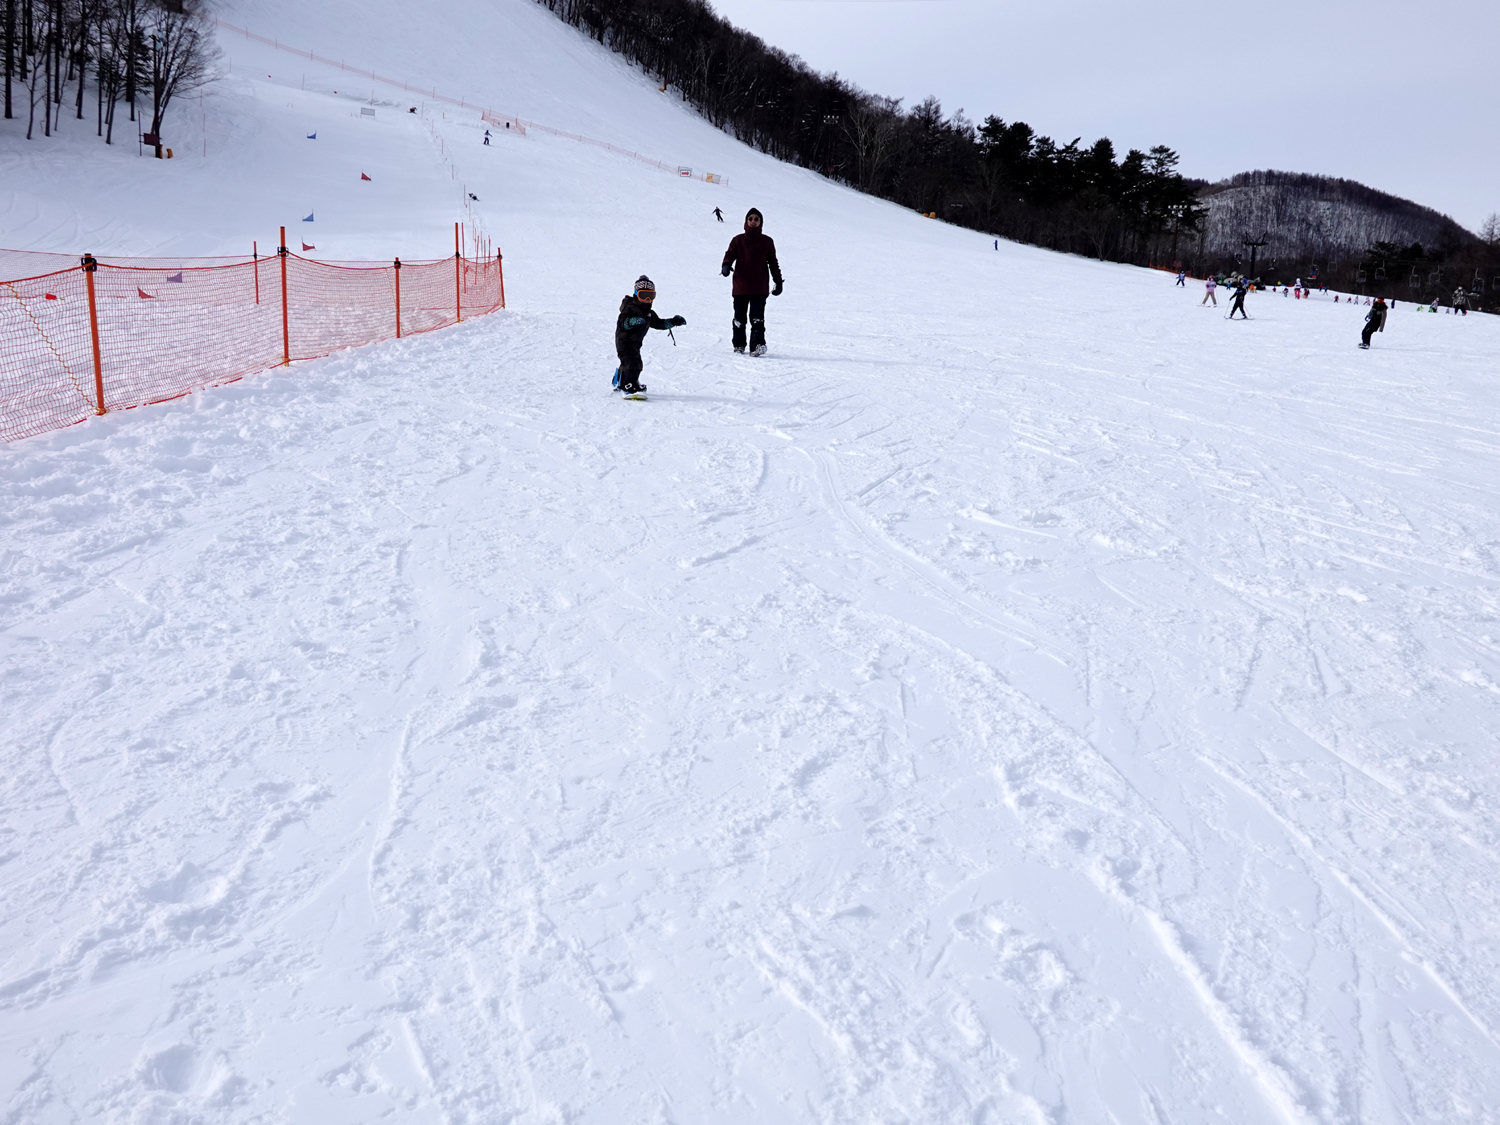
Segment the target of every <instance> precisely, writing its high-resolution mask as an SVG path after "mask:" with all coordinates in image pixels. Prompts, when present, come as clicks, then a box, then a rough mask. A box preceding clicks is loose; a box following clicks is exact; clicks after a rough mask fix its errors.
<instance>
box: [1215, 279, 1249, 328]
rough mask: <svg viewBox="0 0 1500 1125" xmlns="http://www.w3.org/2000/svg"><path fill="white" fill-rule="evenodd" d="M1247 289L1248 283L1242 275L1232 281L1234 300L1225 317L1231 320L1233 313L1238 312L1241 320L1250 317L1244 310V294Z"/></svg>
mask: <svg viewBox="0 0 1500 1125" xmlns="http://www.w3.org/2000/svg"><path fill="white" fill-rule="evenodd" d="M1249 291H1250V286H1249V283H1247V282H1246V281H1245V279H1244V278H1243V277H1242V278H1240V279H1239V280H1238V281H1236V282H1235V283H1234V302H1233V303H1232V304H1231V305H1230V306H1229V316H1228V317H1227V318H1226V319H1228V320H1233V319H1234V314H1235V313H1239V314H1240V319H1241V320H1249V319H1250V314H1249V313H1247V312H1246V311H1245V294H1246V293H1248V292H1249ZM1214 303H1215V304H1217V303H1218V302H1217V301H1216V302H1214Z"/></svg>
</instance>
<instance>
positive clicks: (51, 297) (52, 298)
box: [43, 293, 57, 301]
mask: <svg viewBox="0 0 1500 1125" xmlns="http://www.w3.org/2000/svg"><path fill="white" fill-rule="evenodd" d="M43 296H44V297H46V298H47V300H49V301H55V300H57V294H56V293H44V294H43Z"/></svg>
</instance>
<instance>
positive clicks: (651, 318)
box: [615, 274, 687, 398]
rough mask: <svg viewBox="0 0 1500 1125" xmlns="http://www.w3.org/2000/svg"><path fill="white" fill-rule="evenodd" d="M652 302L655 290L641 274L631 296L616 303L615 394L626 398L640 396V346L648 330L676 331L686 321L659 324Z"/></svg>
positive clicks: (642, 391) (677, 320) (679, 318)
mask: <svg viewBox="0 0 1500 1125" xmlns="http://www.w3.org/2000/svg"><path fill="white" fill-rule="evenodd" d="M654 300H656V286H655V285H654V284H652V282H651V279H650V278H649V277H647V276H646V275H645V274H641V276H640V277H638V278H636V279H635V292H634V293H632V294H631V295H630V296H629V297H626V298H625V299H624V300H623V301H621V302H620V315H619V316H618V317H617V318H616V319H615V354H616V355H618V356H619V357H620V366H619V367H617V368H615V390H617V391H623V392H624V393H625V397H626V398H634V397H636V396H644V395H645V393H646V388H645V387H644V386H643V385H642V384H641V381H640V377H641V363H642V361H641V342H642V341H644V340H645V338H646V330H647V329H648V328H658V329H668V328H678V327H681V326H682V325H684V324H686V323H687V320H686V318H684V317H680V316H674V317H672V319H671V320H663V319H662V318H661V317H659V316H657V315H656V313H655V311H653V310H652V308H651V302H652V301H654Z"/></svg>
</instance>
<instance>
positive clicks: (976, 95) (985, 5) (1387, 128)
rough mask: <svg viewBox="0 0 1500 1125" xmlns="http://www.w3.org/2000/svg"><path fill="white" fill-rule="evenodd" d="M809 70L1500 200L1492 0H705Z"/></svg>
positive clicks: (1048, 128) (1498, 28)
mask: <svg viewBox="0 0 1500 1125" xmlns="http://www.w3.org/2000/svg"><path fill="white" fill-rule="evenodd" d="M710 2H711V3H712V4H713V5H714V7H715V9H717V11H718V12H719V13H720V14H721V15H722V16H724V17H725V18H726V19H728V20H729V21H730V22H732V23H734V24H737V25H738V26H740V27H743V28H746V29H748V30H749V31H752V32H754V33H755V34H756V35H759V36H760V37H761V38H762V39H764V40H765V41H766V42H768V43H770V44H773V45H774V46H777V47H780V48H781V49H782V50H784V51H787V52H789V53H791V54H796V55H801V56H802V58H803V60H804V61H806V62H807V63H808V65H810V66H811V67H813V68H814V69H816V70H819V71H822V72H825V73H828V72H832V71H837V72H838V73H839V74H840V75H842V76H843V77H844V78H846V79H849V80H851V81H853V82H854V83H855V84H857V85H859V86H861V87H863V88H864V89H866V90H869V91H870V92H872V93H879V94H885V95H888V96H890V97H899V98H904V99H905V104H906V105H907V106H911V105H913V104H915V103H916V102H918V101H921V100H922V99H923V98H924V97H926V96H927V95H929V94H935V95H937V97H938V98H939V99H940V100H941V101H942V103H943V108H944V110H945V111H946V112H948V113H949V114H952V113H953V112H954V111H956V110H958V109H960V108H962V109H963V110H964V111H965V112H966V113H967V114H968V115H969V117H971V118H972V119H974V120H975V122H976V123H977V122H979V121H982V120H983V119H984V118H985V116H986V115H988V114H991V113H993V114H995V115H997V116H999V117H1002V118H1004V119H1005V120H1007V121H1013V120H1021V121H1025V122H1027V123H1028V124H1030V125H1031V126H1032V127H1033V128H1034V129H1036V130H1037V131H1038V132H1039V133H1045V134H1048V135H1049V136H1052V137H1053V138H1054V139H1056V140H1057V141H1059V142H1061V143H1065V142H1067V141H1070V140H1072V139H1073V138H1074V137H1077V136H1082V138H1083V140H1084V143H1085V144H1088V143H1091V142H1092V141H1094V140H1095V139H1097V138H1099V137H1102V136H1107V137H1109V138H1110V139H1111V140H1113V141H1114V142H1115V148H1116V150H1117V151H1118V152H1120V153H1121V154H1122V155H1123V153H1124V152H1125V151H1126V150H1127V149H1129V148H1149V147H1150V146H1151V145H1153V144H1166V145H1170V146H1171V147H1172V148H1174V149H1176V150H1177V151H1178V152H1179V153H1181V154H1182V165H1181V169H1182V171H1183V173H1184V174H1186V175H1190V176H1201V177H1203V178H1204V179H1208V180H1217V179H1222V178H1223V177H1225V176H1228V175H1232V174H1233V173H1235V172H1244V171H1249V170H1251V169H1255V168H1278V169H1282V170H1285V171H1292V172H1315V173H1323V174H1326V175H1332V176H1345V177H1348V178H1349V179H1354V180H1359V181H1361V182H1363V183H1366V184H1368V185H1370V186H1371V187H1375V188H1379V189H1381V190H1382V191H1388V192H1392V193H1393V194H1396V195H1401V196H1405V197H1407V198H1409V199H1414V200H1416V201H1417V202H1419V203H1423V204H1426V205H1427V206H1429V207H1434V208H1436V209H1437V210H1439V211H1442V212H1445V213H1446V214H1449V215H1451V216H1452V217H1453V218H1455V219H1457V220H1458V221H1459V222H1460V223H1462V224H1463V225H1464V226H1466V227H1468V228H1469V229H1471V230H1473V229H1475V228H1477V227H1478V226H1479V224H1480V223H1481V222H1483V220H1484V218H1485V216H1486V215H1488V214H1490V213H1491V212H1495V211H1500V66H1497V61H1500V0H1439V2H1436V3H1422V2H1420V0H1418V2H1416V3H1413V2H1412V0H1294V2H1287V0H1238V2H1230V0H1135V2H1128V0H1119V2H1113V3H1111V2H1108V0H710Z"/></svg>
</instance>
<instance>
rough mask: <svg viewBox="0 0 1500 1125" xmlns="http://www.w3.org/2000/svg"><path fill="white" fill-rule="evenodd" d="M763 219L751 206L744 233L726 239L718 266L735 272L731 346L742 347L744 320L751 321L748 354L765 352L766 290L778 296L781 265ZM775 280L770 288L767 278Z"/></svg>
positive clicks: (773, 295) (741, 349) (726, 275)
mask: <svg viewBox="0 0 1500 1125" xmlns="http://www.w3.org/2000/svg"><path fill="white" fill-rule="evenodd" d="M763 223H764V219H763V218H762V216H761V213H760V212H759V211H758V210H756V209H755V208H754V207H752V208H750V210H749V211H747V212H746V213H745V233H743V234H737V235H735V236H734V237H733V238H732V239H730V240H729V249H728V250H726V251H724V262H723V265H722V267H721V269H720V271H719V272H720V273H722V274H723V275H724V276H725V277H728V276H729V275H730V274H731V273H733V274H734V285H733V287H732V292H733V294H734V338H733V343H734V350H735V351H736V352H741V353H743V352H744V350H745V321H746V319H747V318H748V319H749V321H750V354H751V355H765V354H766V294H767V291H769V293H770V295H771V296H772V297H779V296H781V266H780V265H779V264H778V263H777V261H776V243H774V242H772V241H771V239H769V238H767V237H766V235H765V234H764V233H762V231H761V226H762V225H763ZM768 275H769V279H770V280H774V281H775V282H776V287H775V288H774V289H772V288H771V286H770V284H769V280H768Z"/></svg>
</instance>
